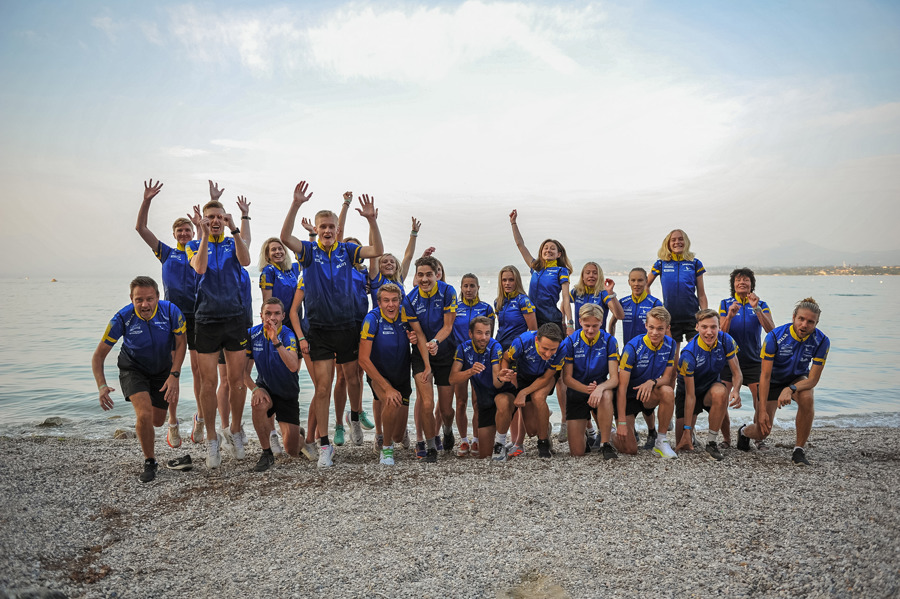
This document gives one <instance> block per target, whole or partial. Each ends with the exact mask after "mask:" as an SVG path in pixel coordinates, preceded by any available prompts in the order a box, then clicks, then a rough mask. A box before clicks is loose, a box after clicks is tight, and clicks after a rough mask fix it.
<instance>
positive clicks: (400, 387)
mask: <svg viewBox="0 0 900 599" xmlns="http://www.w3.org/2000/svg"><path fill="white" fill-rule="evenodd" d="M381 376H384V375H381ZM384 378H385V379H387V382H388V384H390V386H391V387H393V388H394V389H396V390H397V391H399V392H400V397H402V398H403V401H402V403H403V405H404V406H408V405H409V398H410V396H412V384H411V383H410V380H409V377H406V379H405V380H397V379H391V378H388V377H386V376H385V377H384ZM366 382H367V383H369V389H371V390H372V397H373V399H374V400H375V401H381V398H380V397H378V391H376V390H375V385H373V384H372V378H371V377H370V376H369V375H366Z"/></svg>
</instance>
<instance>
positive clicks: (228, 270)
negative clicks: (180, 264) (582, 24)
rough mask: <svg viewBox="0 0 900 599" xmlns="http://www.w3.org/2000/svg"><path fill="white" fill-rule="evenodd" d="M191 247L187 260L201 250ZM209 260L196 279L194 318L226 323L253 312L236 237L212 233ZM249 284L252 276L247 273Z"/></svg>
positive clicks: (209, 244)
mask: <svg viewBox="0 0 900 599" xmlns="http://www.w3.org/2000/svg"><path fill="white" fill-rule="evenodd" d="M199 247H200V246H199V244H198V245H197V248H192V247H190V246H188V248H187V254H188V259H192V258H193V257H194V254H196V253H197V250H198V249H199ZM206 251H207V256H208V261H207V265H206V272H205V273H203V274H202V275H200V280H199V281H198V282H197V304H196V306H195V308H194V317H195V318H196V319H197V321H198V322H224V321H227V320H231V319H232V318H235V317H240V316H244V318H246V314H247V313H248V312H250V313H251V321H252V311H253V308H252V307H251V306H249V305H247V304H249V302H247V301H246V293H245V292H244V290H243V288H242V287H241V285H242V277H243V276H244V274H243V273H246V271H245V270H244V268H243V267H242V266H241V265H240V263H239V262H238V259H237V255H236V254H235V248H234V238H233V237H225V235H219V236H218V237H215V236H212V235H210V236H209V240H208V246H207V250H206ZM249 287H250V276H249V275H247V289H248V291H249Z"/></svg>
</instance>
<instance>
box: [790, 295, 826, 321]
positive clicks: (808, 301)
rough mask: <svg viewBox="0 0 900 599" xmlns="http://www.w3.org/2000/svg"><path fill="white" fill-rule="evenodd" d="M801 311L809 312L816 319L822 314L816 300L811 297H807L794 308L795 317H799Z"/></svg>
mask: <svg viewBox="0 0 900 599" xmlns="http://www.w3.org/2000/svg"><path fill="white" fill-rule="evenodd" d="M800 310H809V311H810V312H812V313H813V314H815V315H816V317H818V316H819V315H820V314H822V308H820V307H819V304H817V303H816V300H814V299H813V298H811V297H807V298H805V299H802V300H800V301H799V302H797V305H796V306H794V316H797V312H799V311H800Z"/></svg>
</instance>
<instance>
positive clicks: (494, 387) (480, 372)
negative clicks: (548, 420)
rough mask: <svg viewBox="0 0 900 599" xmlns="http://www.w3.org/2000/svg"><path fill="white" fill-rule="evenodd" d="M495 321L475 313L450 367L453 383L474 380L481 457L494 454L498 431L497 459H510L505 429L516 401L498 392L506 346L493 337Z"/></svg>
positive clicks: (507, 428) (500, 460)
mask: <svg viewBox="0 0 900 599" xmlns="http://www.w3.org/2000/svg"><path fill="white" fill-rule="evenodd" d="M492 328H493V321H492V320H491V319H490V318H488V317H487V316H476V317H475V318H472V319H471V320H470V321H469V340H468V341H466V342H465V343H463V344H461V345H458V346H457V347H456V354H455V355H454V356H453V366H452V368H451V369H450V384H452V385H458V384H466V383H468V382H469V381H472V388H473V389H474V390H475V402H476V409H477V410H478V430H477V431H476V433H477V434H478V438H479V439H481V440H482V442H481V443H479V446H478V457H479V458H482V459H483V458H486V457H488V456H489V455H491V451H492V448H493V445H492V444H491V443H490V440H491V439H494V438H496V435H497V434H498V433H499V434H500V435H501V439H502V440H499V442H500V444H501V449H500V454H498V455H497V456H496V457H495V458H494V460H495V461H498V462H505V461H506V458H507V449H506V443H504V441H506V432H507V431H508V430H509V423H510V421H511V420H512V414H513V401H512V396H511V395H509V394H508V393H498V390H499V389H500V387H501V386H502V382H501V381H500V379H499V376H500V358H501V356H502V355H503V348H502V347H500V344H499V343H498V342H497V341H496V340H495V339H492V338H491V329H492Z"/></svg>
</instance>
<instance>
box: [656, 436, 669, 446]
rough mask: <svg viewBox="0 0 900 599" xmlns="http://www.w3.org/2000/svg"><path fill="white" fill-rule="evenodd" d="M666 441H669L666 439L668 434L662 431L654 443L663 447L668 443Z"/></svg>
mask: <svg viewBox="0 0 900 599" xmlns="http://www.w3.org/2000/svg"><path fill="white" fill-rule="evenodd" d="M666 442H667V441H666V436H665V435H664V434H662V433H660V434H659V435H658V436H657V437H656V443H655V444H654V445H656V446H657V447H662V446H663V444H664V443H666Z"/></svg>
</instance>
